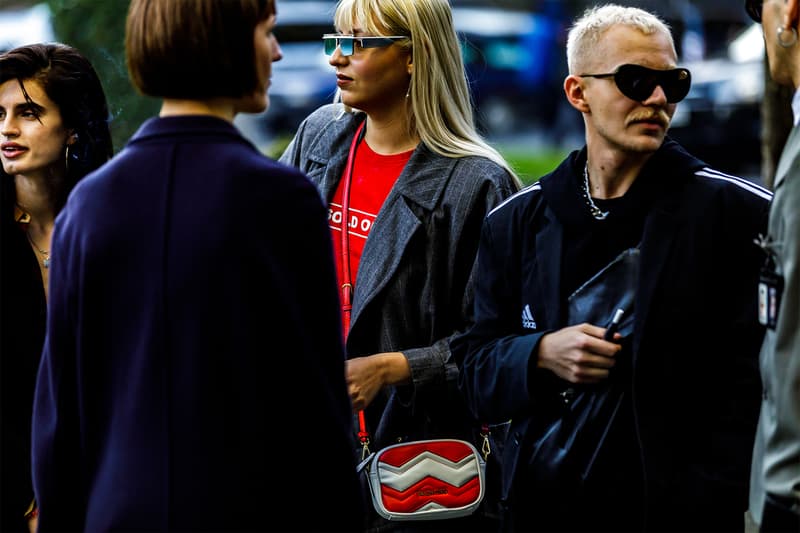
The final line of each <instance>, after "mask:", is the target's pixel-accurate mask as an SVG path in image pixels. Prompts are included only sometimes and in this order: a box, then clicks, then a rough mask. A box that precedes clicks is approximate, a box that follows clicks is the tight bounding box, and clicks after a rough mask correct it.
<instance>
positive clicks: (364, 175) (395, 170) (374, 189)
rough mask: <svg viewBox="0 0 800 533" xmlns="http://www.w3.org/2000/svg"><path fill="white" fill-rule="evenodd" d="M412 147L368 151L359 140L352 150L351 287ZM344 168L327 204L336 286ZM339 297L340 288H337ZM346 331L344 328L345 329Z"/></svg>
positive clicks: (340, 266)
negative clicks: (383, 152)
mask: <svg viewBox="0 0 800 533" xmlns="http://www.w3.org/2000/svg"><path fill="white" fill-rule="evenodd" d="M413 152H414V150H409V151H408V152H403V153H400V154H392V155H380V154H377V153H375V152H373V151H372V149H371V148H370V147H369V146H368V145H367V143H366V141H363V142H361V144H360V145H359V146H358V150H357V151H356V160H355V164H354V165H353V176H352V181H351V182H350V206H349V214H350V223H349V231H348V235H349V240H350V242H349V245H350V278H351V279H350V283H351V284H352V285H353V288H354V289H355V285H356V272H358V264H359V262H360V261H361V252H362V251H363V250H364V244H365V243H366V242H367V237H368V236H369V232H370V230H371V229H372V224H373V223H374V222H375V217H377V216H378V211H379V210H380V208H381V206H382V205H383V202H384V201H386V197H387V196H388V195H389V191H391V189H392V187H393V186H394V183H395V182H396V181H397V178H398V176H400V173H401V172H402V171H403V168H404V167H405V166H406V163H408V160H409V158H410V157H411V154H412V153H413ZM346 173H347V169H346V168H345V170H344V172H343V173H342V179H341V181H339V186H338V187H337V188H336V193H335V194H334V195H333V199H332V200H331V203H330V206H329V207H328V226H329V227H330V229H331V237H332V239H333V253H334V260H335V263H336V276H337V279H338V280H339V286H340V287H341V285H342V191H343V190H344V184H345V180H346V179H347V175H346ZM340 297H341V291H340ZM345 333H346V332H345Z"/></svg>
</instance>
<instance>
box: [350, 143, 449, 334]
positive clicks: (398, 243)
mask: <svg viewBox="0 0 800 533" xmlns="http://www.w3.org/2000/svg"><path fill="white" fill-rule="evenodd" d="M455 164H456V161H455V160H454V159H450V158H445V157H439V156H435V155H433V154H432V153H431V152H430V151H429V150H428V149H427V148H426V147H425V146H424V145H423V144H420V145H419V146H418V147H417V149H416V150H415V151H414V153H413V154H412V155H411V159H409V161H408V163H407V164H406V167H405V168H404V169H403V172H401V174H400V176H399V177H398V178H397V183H396V184H395V186H394V187H392V190H391V192H390V193H389V196H388V197H387V198H386V201H385V202H384V204H383V206H382V207H381V209H380V211H378V216H377V217H375V223H374V224H373V226H372V230H371V231H370V234H369V237H368V238H367V242H366V244H365V245H364V251H363V253H362V255H361V262H360V263H359V267H358V275H357V277H356V291H355V298H354V300H353V317H352V322H351V326H350V328H351V330H352V329H353V328H355V325H356V323H357V322H358V318H359V316H361V313H362V312H363V310H364V309H365V308H366V307H367V306H368V305H369V303H370V302H371V301H372V300H373V299H374V298H375V296H376V295H377V294H378V293H379V292H380V291H381V290H382V289H383V288H384V287H385V286H386V284H387V283H388V281H389V280H390V279H391V278H392V277H393V276H394V275H395V274H396V273H397V270H398V267H399V265H400V262H401V260H402V258H403V257H404V255H405V250H406V247H407V246H408V243H409V241H410V240H411V237H412V236H413V235H414V233H415V232H416V231H417V230H418V229H419V228H420V227H421V226H422V221H421V217H420V215H418V214H415V212H414V211H413V210H412V206H415V207H420V208H421V209H423V210H424V211H426V212H429V211H432V210H433V209H434V208H435V207H436V204H437V203H438V201H439V198H440V197H441V195H442V193H443V191H444V187H445V185H446V184H447V181H448V179H449V177H450V174H451V173H452V169H453V167H454V166H455Z"/></svg>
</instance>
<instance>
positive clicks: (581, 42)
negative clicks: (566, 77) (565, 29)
mask: <svg viewBox="0 0 800 533" xmlns="http://www.w3.org/2000/svg"><path fill="white" fill-rule="evenodd" d="M615 26H629V27H631V28H635V29H637V30H639V31H641V32H642V33H643V34H645V35H652V34H654V33H663V34H664V35H665V36H666V37H667V38H668V39H669V42H670V44H671V45H672V51H673V53H674V54H675V56H676V57H677V53H675V41H674V39H673V37H672V32H671V31H670V28H669V25H668V24H667V23H666V22H664V21H663V20H662V19H660V18H659V17H658V16H657V15H654V14H653V13H650V12H649V11H645V10H644V9H640V8H638V7H627V6H620V5H616V4H605V5H602V6H595V7H591V8H589V9H587V10H586V11H585V12H584V13H583V15H582V16H581V17H580V18H578V19H577V20H576V21H575V23H574V24H573V25H572V27H571V28H570V30H569V34H568V36H567V67H568V68H569V73H570V74H580V72H578V70H579V69H580V68H583V67H582V66H581V65H584V64H585V63H586V62H587V59H590V58H591V57H592V56H593V54H595V53H597V52H598V49H599V47H598V43H599V42H600V38H601V37H602V35H603V34H604V33H605V32H606V31H607V30H609V29H611V28H612V27H615Z"/></svg>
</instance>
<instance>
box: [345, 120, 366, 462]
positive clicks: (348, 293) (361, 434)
mask: <svg viewBox="0 0 800 533" xmlns="http://www.w3.org/2000/svg"><path fill="white" fill-rule="evenodd" d="M366 124H367V121H366V120H365V121H364V122H362V123H361V124H360V125H359V126H358V129H357V130H356V133H355V135H353V140H352V142H351V143H350V152H349V153H348V155H347V164H346V165H345V172H344V183H343V184H342V187H343V189H342V279H341V282H342V286H341V291H342V322H343V326H344V335H345V338H346V337H347V334H348V333H349V331H350V314H351V311H352V310H353V301H352V299H353V282H352V277H351V274H350V232H349V229H348V225H349V221H350V183H351V182H352V181H353V167H354V166H355V162H356V150H357V149H358V145H359V144H360V143H361V140H362V139H363V138H364V132H365V126H366ZM358 426H359V427H358V440H359V442H361V446H362V448H363V450H362V452H361V458H362V460H363V459H365V458H366V457H367V456H368V455H369V432H368V431H367V423H366V419H365V417H364V411H359V412H358Z"/></svg>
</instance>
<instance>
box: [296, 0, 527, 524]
mask: <svg viewBox="0 0 800 533" xmlns="http://www.w3.org/2000/svg"><path fill="white" fill-rule="evenodd" d="M334 24H335V27H336V29H337V30H338V32H339V33H336V34H332V35H325V36H323V45H324V47H325V51H326V53H327V54H328V55H329V56H330V59H329V63H330V65H331V66H332V67H333V68H334V69H335V75H336V79H337V85H338V90H337V93H336V97H335V101H334V102H333V103H332V104H328V105H324V106H322V107H321V108H319V109H317V110H315V111H314V112H313V113H312V114H311V115H309V116H308V117H306V119H305V120H304V121H303V122H302V123H301V125H300V127H299V129H298V131H297V133H296V135H295V136H294V139H293V140H292V141H291V143H290V144H289V146H288V147H287V148H286V150H285V152H284V153H283V155H282V156H281V158H280V160H281V161H282V162H285V163H289V164H291V165H294V166H296V167H298V168H300V170H302V171H303V172H305V173H306V174H308V176H309V177H310V178H311V180H312V181H314V183H316V184H317V186H318V187H319V190H320V193H321V195H322V197H323V198H324V199H325V201H326V202H327V203H328V210H329V226H330V231H331V235H332V238H333V245H334V256H335V260H336V265H337V272H338V278H339V283H340V286H341V293H340V299H341V300H342V302H343V309H342V312H343V319H344V320H343V321H344V328H345V329H344V333H345V335H346V350H347V357H348V360H347V364H346V370H347V381H348V387H349V391H350V398H351V401H352V403H353V407H354V409H355V411H356V412H359V413H363V417H362V416H360V415H359V417H358V418H359V421H358V423H357V425H358V429H359V431H360V433H361V435H360V438H361V439H362V442H364V443H367V440H368V449H369V450H370V451H378V450H380V449H381V448H384V447H385V446H387V445H389V444H394V443H397V442H404V441H409V440H419V439H428V438H437V437H454V438H462V439H464V440H467V441H470V442H472V443H473V444H476V445H477V446H480V445H481V444H482V440H481V439H480V437H479V432H480V429H481V424H480V423H479V421H476V420H473V419H472V418H471V416H470V415H469V412H468V411H467V409H466V406H465V404H464V402H463V400H462V398H461V396H460V394H459V392H458V388H457V375H458V368H457V367H456V365H455V362H454V361H453V358H452V356H451V354H450V348H449V340H450V338H451V337H452V336H453V335H455V334H456V333H458V332H460V331H463V330H465V329H466V328H467V327H468V325H469V324H470V322H471V319H472V312H473V310H472V306H473V293H472V278H473V276H474V274H475V254H476V251H477V243H478V237H479V231H480V225H481V221H482V220H483V218H484V217H485V216H486V214H487V213H488V212H489V211H490V210H491V209H492V208H493V207H494V206H496V205H498V204H499V203H500V202H502V201H503V200H504V199H505V198H507V197H508V196H510V195H511V194H513V193H514V192H515V191H516V190H518V187H519V180H518V178H517V177H516V175H515V174H514V172H513V170H512V169H511V168H510V167H509V165H508V163H507V162H506V161H505V160H504V159H503V158H502V157H501V155H500V154H499V153H498V152H497V151H496V150H495V149H493V148H492V147H491V146H489V145H488V144H487V143H486V142H485V140H484V139H482V138H481V136H480V135H479V134H478V133H477V132H476V129H475V126H474V122H473V113H472V107H471V102H470V93H469V87H468V85H467V82H466V76H465V71H464V64H463V60H462V56H461V48H460V46H459V40H458V36H457V34H456V31H455V29H454V27H453V19H452V12H451V9H450V4H449V3H448V2H447V1H446V0H340V1H339V2H338V4H337V7H336V11H335V14H334ZM343 220H344V221H346V226H347V229H346V231H343ZM348 323H349V324H348ZM365 435H366V437H367V438H364V437H365ZM361 452H362V450H361V448H359V449H358V450H357V451H356V453H357V454H358V456H359V457H360V455H361ZM487 503H488V499H487ZM487 507H488V505H487ZM483 514H484V513H483V512H482V511H480V510H479V511H478V512H476V515H474V516H470V517H467V518H466V519H463V518H458V519H451V520H445V521H435V522H433V523H427V524H426V523H424V522H419V521H415V522H408V523H406V524H405V527H408V525H409V524H412V525H413V527H414V528H421V527H423V526H425V525H428V526H431V527H434V529H437V530H441V529H442V528H446V529H447V528H452V529H454V530H458V531H465V530H468V529H473V528H475V527H477V526H478V521H480V520H481V519H482V515H483ZM396 526H398V524H397V523H387V521H386V520H383V519H382V518H380V517H379V516H378V515H377V514H376V513H372V516H371V519H370V527H374V528H386V527H389V528H393V527H396Z"/></svg>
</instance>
